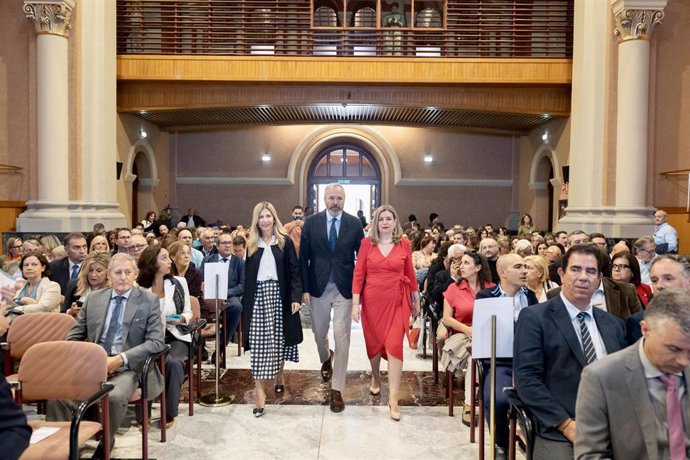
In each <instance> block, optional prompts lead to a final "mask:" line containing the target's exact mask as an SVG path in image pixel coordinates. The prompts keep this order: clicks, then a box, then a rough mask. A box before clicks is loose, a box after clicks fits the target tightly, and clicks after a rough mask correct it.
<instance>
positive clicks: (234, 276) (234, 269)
mask: <svg viewBox="0 0 690 460" xmlns="http://www.w3.org/2000/svg"><path fill="white" fill-rule="evenodd" d="M221 259H222V257H221V256H220V254H219V253H217V252H216V253H213V254H211V255H210V256H206V257H204V263H203V264H201V268H200V269H199V271H200V272H201V279H202V280H203V279H204V265H206V264H207V263H209V262H210V263H214V262H218V261H220V260H221ZM243 293H244V260H243V259H240V258H239V257H236V256H234V255H233V256H230V260H228V293H227V297H226V299H229V298H230V297H238V298H239V297H240V296H241V295H242V294H243ZM247 330H249V329H247Z"/></svg>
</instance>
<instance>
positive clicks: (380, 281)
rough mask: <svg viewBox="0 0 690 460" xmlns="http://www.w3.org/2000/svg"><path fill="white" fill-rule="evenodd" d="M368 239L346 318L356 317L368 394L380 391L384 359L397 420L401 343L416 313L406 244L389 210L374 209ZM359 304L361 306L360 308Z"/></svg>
mask: <svg viewBox="0 0 690 460" xmlns="http://www.w3.org/2000/svg"><path fill="white" fill-rule="evenodd" d="M372 223H373V224H374V225H371V226H370V228H369V236H367V237H366V238H364V239H363V240H362V245H361V246H360V248H359V252H358V254H357V265H356V266H355V273H354V278H353V280H352V319H354V320H355V321H359V318H360V313H361V317H362V329H363V330H364V341H365V342H366V346H367V356H368V357H369V361H370V362H371V385H370V387H369V391H370V392H371V394H373V395H377V394H379V393H380V392H381V375H380V373H379V366H380V364H381V357H383V359H386V360H388V386H389V392H390V396H389V400H388V407H389V408H390V416H391V418H392V419H393V420H396V421H397V420H400V409H399V407H398V394H399V390H400V380H401V378H402V359H403V339H404V337H405V334H407V333H408V330H409V320H410V314H412V315H413V316H416V315H417V312H418V311H419V292H418V290H417V282H416V280H415V271H414V267H413V266H412V251H411V248H410V242H409V241H408V240H407V239H406V238H402V235H403V232H402V228H401V227H400V222H399V220H398V213H397V212H396V211H395V209H394V208H393V206H390V205H383V206H381V207H379V208H378V209H376V211H375V212H374V217H373V219H372ZM360 300H361V304H362V307H361V309H360Z"/></svg>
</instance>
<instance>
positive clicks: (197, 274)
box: [167, 241, 204, 303]
mask: <svg viewBox="0 0 690 460" xmlns="http://www.w3.org/2000/svg"><path fill="white" fill-rule="evenodd" d="M185 248H187V249H185ZM167 249H168V253H169V254H170V260H172V263H173V265H172V272H171V273H172V275H173V276H181V277H182V278H184V279H185V280H187V287H188V289H189V295H190V296H192V297H196V298H197V299H199V302H200V303H203V301H204V293H203V289H202V287H203V283H204V278H203V276H202V275H201V271H199V270H197V269H196V268H195V267H194V266H193V265H192V263H191V255H190V252H191V251H189V250H188V249H190V248H189V246H187V245H186V244H185V243H183V242H182V241H176V242H174V243H173V244H171V245H170V246H168V248H167Z"/></svg>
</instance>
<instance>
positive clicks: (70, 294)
mask: <svg viewBox="0 0 690 460" xmlns="http://www.w3.org/2000/svg"><path fill="white" fill-rule="evenodd" d="M62 295H63V296H64V297H65V298H64V300H63V301H62V306H61V307H60V313H65V312H67V310H69V309H70V307H71V306H72V303H73V302H76V301H77V300H79V296H78V295H77V280H76V279H73V280H69V281H68V282H67V289H65V292H63V293H62Z"/></svg>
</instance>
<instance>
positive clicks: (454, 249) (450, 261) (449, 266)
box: [431, 244, 467, 305]
mask: <svg viewBox="0 0 690 460" xmlns="http://www.w3.org/2000/svg"><path fill="white" fill-rule="evenodd" d="M466 252H467V248H466V247H465V246H464V245H462V244H453V245H451V246H450V247H449V248H448V256H447V257H446V259H445V260H444V263H445V266H446V269H445V270H441V271H439V272H437V273H436V275H435V276H434V286H433V287H432V288H431V297H432V298H433V299H434V301H435V302H436V303H438V304H439V305H443V293H444V292H446V289H448V286H450V285H451V283H454V282H455V281H457V280H458V279H460V260H461V259H462V256H464V255H465V253H466Z"/></svg>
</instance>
